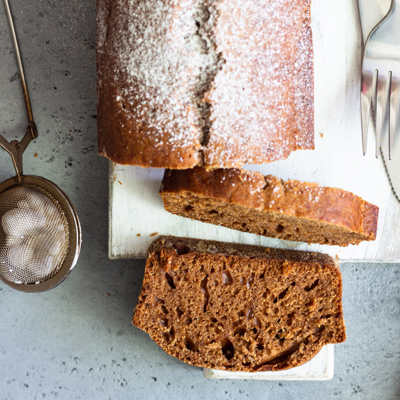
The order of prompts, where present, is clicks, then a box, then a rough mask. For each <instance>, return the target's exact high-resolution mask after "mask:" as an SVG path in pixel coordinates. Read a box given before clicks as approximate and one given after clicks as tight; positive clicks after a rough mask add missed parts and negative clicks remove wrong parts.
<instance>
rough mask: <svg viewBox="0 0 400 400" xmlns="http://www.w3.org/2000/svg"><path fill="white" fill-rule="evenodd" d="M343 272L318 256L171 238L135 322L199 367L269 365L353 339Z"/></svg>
mask: <svg viewBox="0 0 400 400" xmlns="http://www.w3.org/2000/svg"><path fill="white" fill-rule="evenodd" d="M341 297H342V283H341V275H340V271H339V269H338V267H337V266H336V265H335V262H334V260H333V259H332V258H331V257H329V256H326V255H323V254H317V253H307V252H298V251H290V250H279V249H265V248H261V247H256V246H246V245H237V244H224V243H219V242H213V241H201V240H200V241H199V240H195V239H182V238H173V237H170V238H162V239H160V240H158V241H157V242H155V243H154V244H153V245H152V247H151V249H150V252H149V257H148V260H147V263H146V272H145V278H144V282H143V287H142V292H141V295H140V299H139V304H138V306H137V308H136V312H135V315H134V317H133V324H134V325H135V326H137V327H139V328H141V329H143V330H144V331H146V332H148V333H149V335H150V336H151V337H152V339H153V340H155V341H156V342H157V343H158V344H159V345H160V346H161V347H162V348H163V349H164V350H165V351H166V352H167V353H168V354H170V355H172V356H174V357H176V358H178V359H180V360H182V361H184V362H186V363H189V364H192V365H196V366H199V367H206V368H213V369H222V370H231V371H247V372H256V371H269V370H274V371H276V370H284V369H288V368H292V367H295V366H298V365H301V364H303V363H304V362H307V361H309V360H310V359H311V358H312V357H314V355H315V354H316V353H317V352H318V351H319V350H320V349H321V347H322V346H323V345H325V344H328V343H338V342H343V341H344V340H345V328H344V322H343V312H342V304H341Z"/></svg>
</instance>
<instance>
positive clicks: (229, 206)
mask: <svg viewBox="0 0 400 400" xmlns="http://www.w3.org/2000/svg"><path fill="white" fill-rule="evenodd" d="M160 195H161V197H162V199H163V203H164V207H165V209H166V210H167V211H169V212H170V213H172V214H177V215H180V216H183V217H188V218H191V219H197V220H199V221H203V222H208V223H211V224H215V225H222V226H226V227H228V228H232V229H237V230H240V231H244V232H250V233H255V234H257V235H263V236H268V237H273V238H279V239H284V240H294V241H301V242H307V243H319V244H329V245H338V246H348V245H349V244H358V243H360V242H361V241H363V240H367V241H369V240H375V239H376V232H377V225H378V213H379V209H378V207H377V206H374V205H372V204H370V203H368V202H366V201H364V200H363V199H361V198H360V197H358V196H356V195H354V194H353V193H350V192H347V191H345V190H341V189H336V188H329V187H321V186H319V185H318V184H316V183H307V182H300V181H295V180H288V181H286V182H283V181H282V180H280V179H278V178H276V177H275V176H272V175H268V176H265V177H264V176H263V175H262V174H260V173H258V172H252V171H245V170H238V169H218V170H212V171H206V170H205V169H203V168H194V169H192V170H185V171H173V170H167V171H166V172H165V175H164V178H163V181H162V185H161V189H160Z"/></svg>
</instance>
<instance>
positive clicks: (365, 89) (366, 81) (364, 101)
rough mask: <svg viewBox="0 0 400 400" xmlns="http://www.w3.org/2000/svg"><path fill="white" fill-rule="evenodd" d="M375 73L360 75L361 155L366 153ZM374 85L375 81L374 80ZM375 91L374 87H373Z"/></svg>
mask: <svg viewBox="0 0 400 400" xmlns="http://www.w3.org/2000/svg"><path fill="white" fill-rule="evenodd" d="M375 75H376V74H374V76H373V77H372V76H371V75H369V74H368V75H364V74H362V75H361V132H362V148H363V155H364V156H365V154H366V153H367V142H368V127H369V118H370V112H371V96H372V94H373V93H374V89H373V88H374V81H375ZM375 85H376V82H375ZM375 92H376V89H375Z"/></svg>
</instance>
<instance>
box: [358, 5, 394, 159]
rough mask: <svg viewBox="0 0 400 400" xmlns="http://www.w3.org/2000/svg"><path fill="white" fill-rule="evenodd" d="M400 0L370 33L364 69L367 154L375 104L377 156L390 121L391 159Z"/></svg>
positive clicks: (362, 83) (362, 109) (362, 93)
mask: <svg viewBox="0 0 400 400" xmlns="http://www.w3.org/2000/svg"><path fill="white" fill-rule="evenodd" d="M399 90H400V0H392V3H391V6H390V9H389V12H388V14H387V15H386V17H385V18H384V19H383V20H382V21H381V23H380V24H379V25H378V26H377V27H375V28H374V29H373V31H372V32H371V33H370V35H369V37H368V39H367V42H366V44H365V49H364V59H363V64H362V72H361V121H362V146H363V154H364V155H365V154H366V152H367V138H368V125H369V118H370V110H371V103H372V107H373V110H374V112H375V115H374V117H375V118H373V119H374V122H375V133H376V137H375V156H376V157H377V158H378V157H379V153H380V147H381V138H382V135H383V134H385V133H386V131H387V127H388V122H389V159H392V155H393V154H392V153H393V148H394V137H395V132H397V130H398V128H399V122H400V118H396V116H397V117H400V104H399Z"/></svg>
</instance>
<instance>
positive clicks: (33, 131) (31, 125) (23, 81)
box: [4, 0, 38, 139]
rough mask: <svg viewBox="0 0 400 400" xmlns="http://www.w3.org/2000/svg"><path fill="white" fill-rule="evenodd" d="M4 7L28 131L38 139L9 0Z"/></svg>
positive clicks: (33, 137) (6, 0) (5, 1)
mask: <svg viewBox="0 0 400 400" xmlns="http://www.w3.org/2000/svg"><path fill="white" fill-rule="evenodd" d="M4 7H5V9H6V14H7V18H8V23H9V25H10V31H11V37H12V41H13V43H14V49H15V56H16V58H17V63H18V69H19V74H20V77H21V85H22V90H23V92H24V99H25V106H26V111H27V114H28V119H29V127H28V129H29V131H30V134H31V135H32V139H36V138H37V136H38V132H37V129H36V124H35V122H34V120H33V114H32V107H31V102H30V99H29V93H28V88H27V86H26V79H25V73H24V66H23V64H22V58H21V52H20V50H19V45H18V39H17V33H16V31H15V26H14V20H13V17H12V14H11V9H10V4H9V2H8V0H4Z"/></svg>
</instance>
